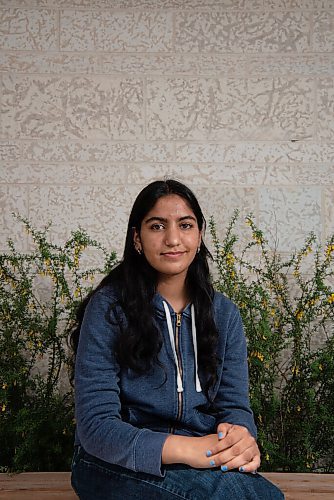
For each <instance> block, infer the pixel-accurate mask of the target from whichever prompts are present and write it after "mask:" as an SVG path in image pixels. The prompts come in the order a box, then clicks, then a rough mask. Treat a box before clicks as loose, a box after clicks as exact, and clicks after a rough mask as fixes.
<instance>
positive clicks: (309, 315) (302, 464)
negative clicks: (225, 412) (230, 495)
mask: <svg viewBox="0 0 334 500" xmlns="http://www.w3.org/2000/svg"><path fill="white" fill-rule="evenodd" d="M237 219H238V212H235V214H234V216H233V218H232V220H231V222H230V224H229V226H228V229H227V232H226V235H225V237H224V239H223V240H222V241H221V242H220V241H219V239H218V236H217V233H216V226H215V223H214V220H213V219H211V220H210V231H211V235H212V238H213V241H214V249H215V265H216V268H217V273H218V275H217V279H216V281H215V288H216V289H218V290H219V291H221V292H223V293H224V294H226V295H227V296H228V297H230V298H231V299H232V300H233V301H234V302H235V303H236V304H237V305H238V306H239V308H240V312H241V315H242V318H243V322H244V326H245V332H246V335H247V339H248V356H249V370H250V398H251V404H252V408H253V410H254V414H255V418H256V423H257V426H258V435H259V443H260V446H261V448H262V470H271V471H274V470H287V471H294V472H302V471H310V470H322V471H333V470H334V433H333V428H334V412H333V408H334V335H333V333H334V327H333V319H334V307H333V305H334V290H333V276H334V269H333V257H334V235H333V236H332V237H331V238H330V239H329V240H328V241H327V244H326V247H325V249H324V250H322V249H321V247H320V245H319V244H317V241H316V237H315V236H314V234H310V236H309V237H308V238H307V240H306V242H305V245H304V246H303V248H302V249H301V250H300V251H297V252H294V253H293V254H292V255H291V256H289V257H288V258H286V259H285V260H284V259H283V257H282V256H281V255H280V254H279V253H278V252H276V251H275V249H270V248H269V245H268V241H267V240H266V239H265V237H264V235H263V233H262V231H261V230H259V229H258V228H257V227H256V225H255V223H254V220H253V218H252V216H249V217H247V218H246V221H245V222H246V225H245V232H246V227H247V226H248V230H249V232H248V235H249V238H248V240H247V241H248V242H247V243H246V244H245V245H244V248H243V249H242V250H239V251H238V250H237V248H236V244H237V241H238V237H237V235H236V234H235V232H234V227H235V223H236V221H237ZM302 271H303V272H302Z"/></svg>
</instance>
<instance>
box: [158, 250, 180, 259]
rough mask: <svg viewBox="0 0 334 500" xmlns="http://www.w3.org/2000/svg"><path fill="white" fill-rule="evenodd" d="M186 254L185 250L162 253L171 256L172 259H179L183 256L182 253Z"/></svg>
mask: <svg viewBox="0 0 334 500" xmlns="http://www.w3.org/2000/svg"><path fill="white" fill-rule="evenodd" d="M183 254H185V252H165V253H163V254H162V255H163V256H164V257H169V258H170V259H177V258H178V257H181V255H183Z"/></svg>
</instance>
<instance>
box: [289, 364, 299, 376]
mask: <svg viewBox="0 0 334 500" xmlns="http://www.w3.org/2000/svg"><path fill="white" fill-rule="evenodd" d="M291 371H292V373H293V374H294V375H298V373H299V368H298V366H296V365H295V366H294V367H293V368H292V369H291Z"/></svg>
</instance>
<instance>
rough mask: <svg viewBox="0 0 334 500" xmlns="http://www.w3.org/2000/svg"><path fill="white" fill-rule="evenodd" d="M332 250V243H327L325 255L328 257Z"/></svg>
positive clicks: (333, 247) (333, 246)
mask: <svg viewBox="0 0 334 500" xmlns="http://www.w3.org/2000/svg"><path fill="white" fill-rule="evenodd" d="M332 252H334V245H328V246H327V248H326V255H327V257H330V255H331V253H332Z"/></svg>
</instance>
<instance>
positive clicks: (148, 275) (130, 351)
mask: <svg viewBox="0 0 334 500" xmlns="http://www.w3.org/2000/svg"><path fill="white" fill-rule="evenodd" d="M169 194H176V195H178V196H180V197H182V198H183V199H184V200H185V201H186V202H187V204H188V205H189V206H190V208H191V209H192V211H193V212H194V214H195V217H196V219H197V224H198V227H199V230H200V231H202V232H204V230H205V218H204V216H203V213H202V210H201V207H200V205H199V203H198V201H197V199H196V197H195V195H194V194H193V192H192V191H191V190H190V189H189V188H188V187H187V186H185V185H184V184H182V183H180V182H178V181H176V180H173V179H166V180H163V181H154V182H152V183H150V184H149V185H148V186H146V187H145V188H144V189H143V190H142V191H141V192H140V193H139V194H138V196H137V198H136V200H135V202H134V204H133V207H132V210H131V213H130V217H129V222H128V228H127V233H126V240H125V247H124V254H123V258H122V261H121V262H120V264H118V265H117V266H116V267H115V268H114V269H112V270H111V272H110V273H109V274H108V275H107V276H106V277H105V278H104V279H103V280H102V281H101V283H100V284H99V285H98V287H97V288H96V289H95V290H94V291H93V292H91V293H90V294H89V295H88V296H87V297H86V298H85V299H84V300H83V302H82V303H81V305H80V306H79V308H78V310H77V323H76V326H75V327H74V329H73V330H72V333H71V335H70V346H71V348H72V350H73V357H72V374H71V383H72V385H73V379H74V363H75V355H76V351H77V346H78V342H79V335H80V328H81V323H82V320H83V316H84V312H85V309H86V306H87V304H88V302H89V300H90V298H91V296H92V295H93V294H94V293H95V292H96V291H97V290H99V289H100V288H102V287H104V286H105V285H107V284H113V285H114V286H115V287H116V288H117V289H118V291H119V300H118V305H119V306H120V307H121V308H122V310H123V312H124V314H125V316H126V319H127V321H126V323H127V324H126V328H125V329H124V328H122V325H120V327H121V335H120V336H119V342H118V347H117V357H118V361H119V363H120V365H121V366H126V367H129V368H131V369H133V370H134V371H135V372H137V373H138V374H140V373H144V372H146V371H148V370H149V369H150V368H151V367H152V366H153V364H154V363H158V364H160V363H159V361H158V354H159V351H160V349H161V345H162V338H161V334H160V332H159V331H157V327H156V324H155V323H154V319H153V307H152V299H153V296H154V294H155V292H156V289H157V284H158V283H157V281H158V273H157V272H156V270H155V269H153V268H152V266H151V265H150V264H149V263H148V261H147V260H146V258H145V255H144V254H139V253H138V252H137V251H136V250H135V248H134V242H133V234H134V228H135V229H136V230H137V231H138V233H140V229H141V223H142V221H143V219H144V217H145V215H146V214H147V213H148V212H149V211H150V210H151V209H152V208H153V207H154V205H155V203H156V202H157V200H158V199H159V198H161V197H162V196H167V195H169ZM209 258H210V259H212V256H211V254H210V252H209V250H208V249H207V247H206V245H205V243H204V242H203V238H202V240H201V244H200V248H199V252H198V253H197V254H196V256H195V258H194V260H193V261H192V263H191V264H190V266H189V269H188V273H187V277H186V287H187V291H188V294H189V297H190V300H191V302H192V303H193V304H194V308H195V314H196V318H195V320H196V330H197V344H198V362H199V371H200V376H201V378H202V382H204V387H205V392H206V394H207V395H209V389H210V387H212V385H214V383H215V381H216V377H217V375H216V374H217V365H218V358H217V356H216V347H217V341H218V331H217V327H216V324H215V321H214V316H213V306H212V301H213V295H214V290H213V286H212V284H211V279H210V271H209V265H208V259H209ZM134 277H135V278H134ZM138 317H140V318H141V321H138ZM122 330H124V331H122Z"/></svg>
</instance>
